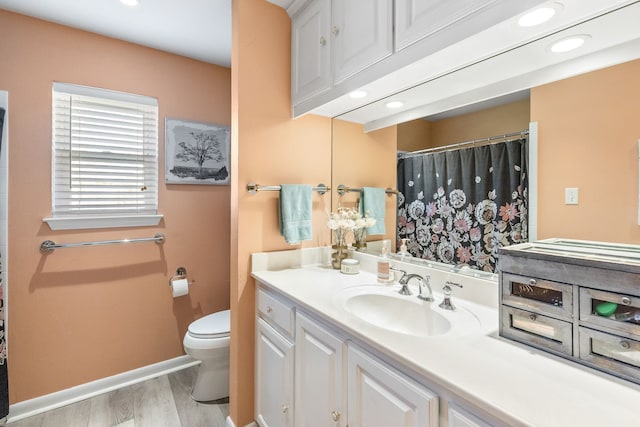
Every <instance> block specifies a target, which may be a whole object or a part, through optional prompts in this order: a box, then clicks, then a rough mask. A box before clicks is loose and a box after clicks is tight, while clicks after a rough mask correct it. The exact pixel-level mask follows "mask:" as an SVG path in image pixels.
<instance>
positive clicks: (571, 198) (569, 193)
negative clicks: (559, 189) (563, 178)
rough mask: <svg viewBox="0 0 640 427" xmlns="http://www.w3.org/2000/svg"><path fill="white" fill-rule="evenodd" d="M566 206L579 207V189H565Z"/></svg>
mask: <svg viewBox="0 0 640 427" xmlns="http://www.w3.org/2000/svg"><path fill="white" fill-rule="evenodd" d="M564 204H565V205H577V204H578V189H577V188H565V189H564Z"/></svg>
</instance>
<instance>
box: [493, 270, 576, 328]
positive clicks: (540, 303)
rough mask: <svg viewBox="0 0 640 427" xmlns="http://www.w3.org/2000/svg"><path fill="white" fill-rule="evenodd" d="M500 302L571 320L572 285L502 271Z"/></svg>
mask: <svg viewBox="0 0 640 427" xmlns="http://www.w3.org/2000/svg"><path fill="white" fill-rule="evenodd" d="M501 282H502V286H501V289H502V303H503V304H508V305H510V306H512V307H517V308H521V309H524V310H530V311H535V312H540V313H544V314H548V315H550V316H554V317H560V318H563V319H567V320H571V319H572V318H573V286H572V285H567V284H565V283H558V282H552V281H549V280H542V279H536V278H533V277H525V276H518V275H515V274H509V273H502V276H501Z"/></svg>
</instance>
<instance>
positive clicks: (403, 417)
mask: <svg viewBox="0 0 640 427" xmlns="http://www.w3.org/2000/svg"><path fill="white" fill-rule="evenodd" d="M347 369H348V373H347V375H348V402H349V407H348V415H349V423H348V424H349V427H363V426H366V427H389V426H394V427H415V426H422V427H426V426H437V425H438V397H437V396H436V395H435V394H434V393H433V392H431V391H430V390H429V389H427V388H425V387H424V386H422V385H420V384H418V383H416V382H415V381H413V380H411V379H410V378H408V377H406V376H404V375H401V374H399V373H397V372H395V371H392V370H391V369H390V368H388V367H387V366H385V365H383V364H382V363H381V362H379V361H377V360H376V359H374V358H373V357H371V356H369V355H368V354H366V353H365V352H363V351H362V350H359V349H358V348H356V347H354V346H353V345H349V349H348V362H347Z"/></svg>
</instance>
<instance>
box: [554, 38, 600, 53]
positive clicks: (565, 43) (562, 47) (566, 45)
mask: <svg viewBox="0 0 640 427" xmlns="http://www.w3.org/2000/svg"><path fill="white" fill-rule="evenodd" d="M589 38H591V37H590V36H588V35H586V34H581V35H579V36H571V37H567V38H564V39H562V40H558V41H557V42H555V43H553V44H552V45H551V48H550V49H551V52H554V53H564V52H569V51H572V50H574V49H577V48H579V47H580V46H582V45H583V44H584V42H586V41H587V39H589Z"/></svg>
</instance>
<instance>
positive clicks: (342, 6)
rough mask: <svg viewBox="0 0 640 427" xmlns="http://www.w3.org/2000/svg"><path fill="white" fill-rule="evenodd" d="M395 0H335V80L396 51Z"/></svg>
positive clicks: (333, 33)
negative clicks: (394, 37)
mask: <svg viewBox="0 0 640 427" xmlns="http://www.w3.org/2000/svg"><path fill="white" fill-rule="evenodd" d="M392 28H393V1H392V0H349V1H344V0H334V1H333V3H332V27H331V34H332V39H331V41H332V45H331V50H332V52H333V69H334V78H333V80H334V83H339V82H340V81H342V80H344V79H345V78H347V77H349V76H351V75H353V74H355V73H357V72H359V71H362V70H363V69H365V68H366V67H368V66H370V65H372V64H374V63H376V62H378V61H380V60H381V59H383V58H385V57H387V56H389V55H391V54H392V53H393V36H392Z"/></svg>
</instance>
